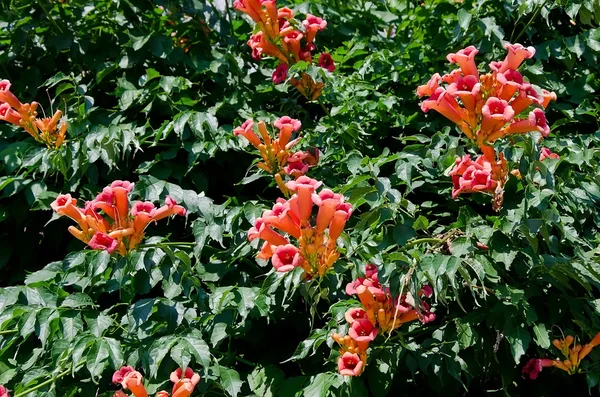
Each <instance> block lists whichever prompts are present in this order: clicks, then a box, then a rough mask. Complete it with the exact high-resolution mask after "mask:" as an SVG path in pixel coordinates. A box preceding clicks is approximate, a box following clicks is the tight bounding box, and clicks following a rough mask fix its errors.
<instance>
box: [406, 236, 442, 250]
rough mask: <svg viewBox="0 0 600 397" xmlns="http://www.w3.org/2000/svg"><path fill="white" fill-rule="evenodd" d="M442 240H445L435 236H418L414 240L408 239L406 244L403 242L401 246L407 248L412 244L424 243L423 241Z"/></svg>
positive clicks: (436, 241)
mask: <svg viewBox="0 0 600 397" xmlns="http://www.w3.org/2000/svg"><path fill="white" fill-rule="evenodd" d="M444 241H446V240H442V239H439V238H435V237H425V238H418V239H415V240H410V241H408V242H407V243H406V244H404V246H403V248H408V247H412V246H413V245H417V244H425V243H432V244H442V243H443V242H444Z"/></svg>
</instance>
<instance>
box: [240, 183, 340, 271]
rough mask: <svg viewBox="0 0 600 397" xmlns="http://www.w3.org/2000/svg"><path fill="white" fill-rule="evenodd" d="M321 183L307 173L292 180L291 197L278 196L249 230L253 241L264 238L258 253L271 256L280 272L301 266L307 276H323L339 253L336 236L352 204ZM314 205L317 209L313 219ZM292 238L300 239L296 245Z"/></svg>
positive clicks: (272, 261) (263, 257) (287, 185)
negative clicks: (322, 186)
mask: <svg viewBox="0 0 600 397" xmlns="http://www.w3.org/2000/svg"><path fill="white" fill-rule="evenodd" d="M319 186H321V182H319V181H317V180H315V179H311V178H309V177H307V176H301V177H299V178H298V179H296V180H295V181H289V182H288V183H287V184H286V187H287V188H288V189H289V190H290V191H291V192H293V193H294V194H293V195H292V197H290V198H289V199H288V200H284V199H281V198H280V199H278V200H277V202H276V203H275V205H274V206H273V208H272V209H271V210H267V211H265V212H264V213H263V214H262V217H260V218H258V219H256V221H255V223H254V227H252V228H251V229H250V230H248V239H249V240H250V241H252V240H254V239H256V238H259V239H261V240H264V244H263V246H262V249H261V251H260V253H259V254H258V257H259V258H261V259H264V260H267V259H271V263H272V264H273V267H275V269H277V271H278V272H288V271H290V270H293V269H294V268H296V267H301V268H302V269H304V271H305V272H306V276H307V278H312V277H322V276H324V275H325V274H326V273H327V272H328V271H329V269H331V267H332V266H333V264H334V263H335V261H336V260H337V259H338V258H339V256H340V253H339V252H338V250H337V238H338V237H339V236H340V235H341V234H342V230H343V229H344V226H345V224H346V221H347V220H348V218H349V217H350V215H351V214H352V205H350V204H349V203H346V202H344V197H343V196H342V195H341V194H336V193H334V192H332V191H331V190H329V189H322V190H321V191H320V192H318V193H317V191H316V190H317V188H318V187H319ZM315 207H316V208H317V209H318V211H317V215H316V218H315V219H314V221H313V219H312V218H313V217H312V214H313V209H314V208H315ZM274 229H278V230H279V231H280V232H281V233H283V234H286V235H287V236H284V235H283V234H280V233H278V232H277V231H275V230H274ZM291 238H294V239H296V240H297V244H296V245H294V244H292V243H291V242H290V239H291Z"/></svg>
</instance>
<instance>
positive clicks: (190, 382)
mask: <svg viewBox="0 0 600 397" xmlns="http://www.w3.org/2000/svg"><path fill="white" fill-rule="evenodd" d="M171 382H173V396H172V397H188V396H189V395H190V394H192V392H193V391H194V388H195V387H196V385H197V384H198V383H200V375H198V374H197V373H195V372H194V370H193V369H191V368H186V370H185V371H183V370H182V369H181V368H178V369H177V370H175V371H174V372H172V373H171Z"/></svg>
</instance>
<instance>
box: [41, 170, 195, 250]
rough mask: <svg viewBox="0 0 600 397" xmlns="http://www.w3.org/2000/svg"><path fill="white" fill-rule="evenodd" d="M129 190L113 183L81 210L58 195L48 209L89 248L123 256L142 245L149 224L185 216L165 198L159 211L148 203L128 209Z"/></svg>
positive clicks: (71, 200) (123, 183) (124, 184)
mask: <svg viewBox="0 0 600 397" xmlns="http://www.w3.org/2000/svg"><path fill="white" fill-rule="evenodd" d="M132 189H133V183H130V182H127V181H114V182H113V183H111V184H110V186H107V187H105V188H104V189H103V190H102V193H100V194H98V196H96V198H95V199H94V200H92V201H88V202H86V203H85V207H84V208H79V207H77V200H76V199H74V198H73V197H71V195H70V194H61V195H59V196H58V197H57V198H56V200H54V202H52V204H51V207H52V209H53V210H54V211H55V212H56V213H57V214H58V215H59V216H63V215H66V216H68V217H69V218H71V219H73V220H74V221H75V222H77V225H78V226H79V228H77V227H75V226H69V232H70V233H71V234H72V235H73V236H75V237H76V238H78V239H79V240H81V241H83V242H84V243H86V244H87V245H89V246H90V248H92V249H96V250H106V251H108V253H109V254H112V253H113V252H115V251H116V252H118V253H119V254H121V255H126V254H127V252H129V251H131V250H133V249H134V248H135V247H136V246H137V245H138V244H139V243H140V242H141V241H142V239H143V238H144V231H145V230H146V227H147V226H148V225H149V224H150V222H154V221H159V220H161V219H164V218H167V217H169V216H171V215H175V214H176V215H182V216H183V215H185V212H186V211H185V208H183V207H182V206H181V205H178V204H177V202H175V200H173V199H172V198H171V197H169V196H167V198H166V200H165V204H164V205H163V206H162V207H160V208H156V207H155V206H154V204H153V203H151V202H148V201H146V202H143V201H137V202H135V203H133V206H131V208H130V202H129V197H128V195H129V193H130V192H131V190H132Z"/></svg>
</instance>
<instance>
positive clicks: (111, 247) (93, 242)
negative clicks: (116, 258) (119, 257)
mask: <svg viewBox="0 0 600 397" xmlns="http://www.w3.org/2000/svg"><path fill="white" fill-rule="evenodd" d="M88 245H89V246H90V248H91V249H93V250H100V251H102V250H104V251H107V252H108V253H109V254H112V253H113V252H115V251H116V250H117V248H118V247H119V241H118V240H117V239H114V238H112V237H110V236H109V235H108V234H105V233H102V232H96V233H95V234H94V237H92V238H91V239H90V242H89V243H88Z"/></svg>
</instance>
